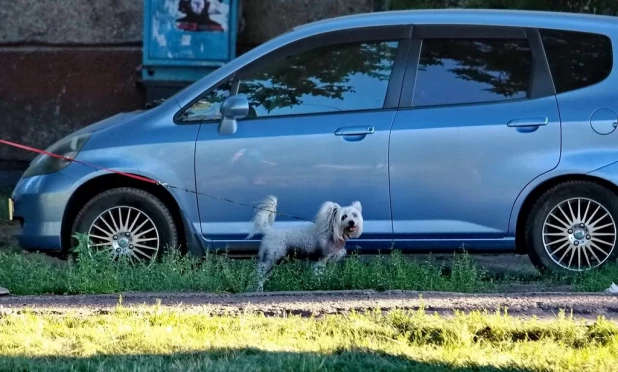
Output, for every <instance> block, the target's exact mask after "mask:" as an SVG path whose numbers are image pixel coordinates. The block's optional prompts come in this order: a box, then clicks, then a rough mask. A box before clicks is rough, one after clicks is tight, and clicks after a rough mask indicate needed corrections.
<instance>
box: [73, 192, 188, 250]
mask: <svg viewBox="0 0 618 372" xmlns="http://www.w3.org/2000/svg"><path fill="white" fill-rule="evenodd" d="M72 233H73V234H75V233H82V234H86V235H87V236H88V238H89V240H90V242H91V245H90V248H93V249H104V250H107V251H109V254H110V258H111V259H113V260H117V259H120V258H122V257H126V258H129V259H130V260H131V261H142V262H143V261H150V260H153V259H156V258H158V257H160V256H161V255H162V254H163V253H165V251H166V250H167V249H168V248H174V247H176V246H177V245H178V233H177V229H176V225H175V223H174V219H173V218H172V215H171V213H170V211H169V209H168V208H167V207H166V206H165V204H164V203H163V202H161V200H159V199H158V198H156V197H155V196H154V195H152V194H150V193H148V192H146V191H143V190H140V189H135V188H115V189H111V190H108V191H105V192H102V193H100V194H99V195H97V196H95V197H94V198H92V199H91V200H90V201H89V202H88V203H86V205H85V206H84V207H83V208H82V209H81V211H80V212H79V214H78V215H77V217H76V218H75V222H74V224H73V229H72Z"/></svg>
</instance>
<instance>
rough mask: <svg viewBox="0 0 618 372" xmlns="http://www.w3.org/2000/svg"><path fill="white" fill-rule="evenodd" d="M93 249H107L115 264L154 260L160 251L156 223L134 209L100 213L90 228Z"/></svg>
mask: <svg viewBox="0 0 618 372" xmlns="http://www.w3.org/2000/svg"><path fill="white" fill-rule="evenodd" d="M88 235H89V238H90V241H91V242H92V244H90V247H91V248H107V249H108V250H109V252H110V256H111V258H112V259H113V260H117V259H119V258H121V257H128V258H130V259H131V260H132V261H142V260H151V259H152V258H154V257H155V256H156V254H157V252H158V251H159V232H158V230H157V227H156V226H155V224H154V222H153V221H152V219H151V218H150V217H148V216H147V215H146V214H145V213H143V212H142V211H140V210H138V209H136V208H133V207H126V206H122V207H114V208H110V209H108V210H106V211H105V212H103V213H101V214H100V215H99V216H98V217H97V218H95V220H94V222H93V223H92V225H91V226H90V229H89V231H88Z"/></svg>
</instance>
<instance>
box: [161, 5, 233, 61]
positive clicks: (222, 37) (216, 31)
mask: <svg viewBox="0 0 618 372" xmlns="http://www.w3.org/2000/svg"><path fill="white" fill-rule="evenodd" d="M151 3H152V8H151V25H152V26H151V27H152V37H151V40H150V53H149V55H150V58H153V59H180V60H182V59H189V60H212V61H226V60H228V59H229V54H230V25H231V22H230V0H152V2H151Z"/></svg>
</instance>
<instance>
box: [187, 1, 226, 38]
mask: <svg viewBox="0 0 618 372" xmlns="http://www.w3.org/2000/svg"><path fill="white" fill-rule="evenodd" d="M178 11H179V12H180V13H181V14H183V15H184V16H182V17H181V18H178V19H177V20H176V25H177V27H178V28H179V29H181V30H185V31H210V32H225V31H226V28H227V25H228V23H229V22H228V16H229V11H230V6H229V4H226V3H224V2H223V0H178Z"/></svg>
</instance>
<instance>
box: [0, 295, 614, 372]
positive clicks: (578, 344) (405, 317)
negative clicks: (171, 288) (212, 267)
mask: <svg viewBox="0 0 618 372" xmlns="http://www.w3.org/2000/svg"><path fill="white" fill-rule="evenodd" d="M138 310H139V311H138ZM617 363H618V325H617V324H616V323H613V322H610V321H607V320H605V319H603V318H599V319H597V321H596V322H594V323H593V324H585V323H583V322H579V321H576V320H574V319H572V318H570V317H568V316H565V315H564V314H559V315H558V316H557V317H556V318H555V319H552V320H535V319H527V320H526V319H518V318H512V317H509V316H508V315H506V314H505V313H500V312H496V313H480V312H476V313H471V314H462V313H455V314H454V316H453V317H440V316H438V315H431V314H427V313H425V312H424V311H415V312H404V311H395V312H391V313H388V314H381V313H377V312H373V313H364V314H352V315H347V316H344V315H328V316H324V317H322V318H319V319H316V318H301V317H298V316H290V317H279V318H266V317H264V316H260V315H242V316H238V317H232V316H204V315H199V314H190V313H183V312H182V311H180V310H176V309H173V308H172V309H165V308H160V307H156V306H155V307H147V308H145V307H144V308H141V309H135V308H122V307H119V308H117V309H116V310H115V311H113V312H112V313H110V314H105V315H88V316H80V315H78V314H69V315H66V314H65V315H34V314H32V313H22V314H12V315H4V316H2V317H0V369H2V370H41V371H52V370H53V371H69V370H70V371H75V370H113V371H135V370H139V371H160V370H166V371H168V370H172V371H194V370H209V371H240V370H243V371H245V370H250V371H260V370H261V371H265V370H273V371H318V370H319V371H337V370H340V371H363V370H371V371H403V370H422V371H447V370H449V371H453V370H454V371H614V370H615V368H616V365H617Z"/></svg>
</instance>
